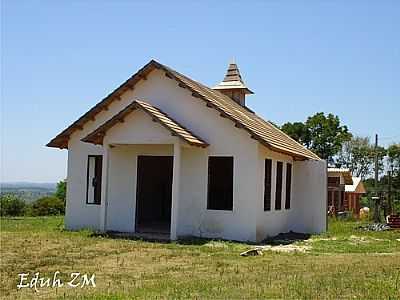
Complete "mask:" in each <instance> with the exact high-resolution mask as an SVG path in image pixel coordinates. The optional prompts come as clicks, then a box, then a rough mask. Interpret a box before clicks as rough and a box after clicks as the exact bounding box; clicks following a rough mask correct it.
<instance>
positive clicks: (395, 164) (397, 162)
mask: <svg viewBox="0 0 400 300" xmlns="http://www.w3.org/2000/svg"><path fill="white" fill-rule="evenodd" d="M387 155H388V163H389V168H390V170H391V171H393V173H394V175H400V174H399V173H400V143H399V144H392V145H390V146H389V148H388V150H387Z"/></svg>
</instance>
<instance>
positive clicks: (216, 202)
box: [207, 156, 233, 210]
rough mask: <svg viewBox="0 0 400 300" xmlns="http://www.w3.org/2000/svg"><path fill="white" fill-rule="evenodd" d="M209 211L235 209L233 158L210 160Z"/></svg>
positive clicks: (215, 157) (211, 157)
mask: <svg viewBox="0 0 400 300" xmlns="http://www.w3.org/2000/svg"><path fill="white" fill-rule="evenodd" d="M207 196H208V200H207V209H216V210H232V209H233V157H218V156H210V157H209V158H208V194H207Z"/></svg>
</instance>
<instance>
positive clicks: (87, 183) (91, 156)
mask: <svg viewBox="0 0 400 300" xmlns="http://www.w3.org/2000/svg"><path fill="white" fill-rule="evenodd" d="M90 158H95V166H94V168H95V169H96V164H97V161H98V160H97V159H98V158H101V166H100V167H101V172H102V171H103V155H88V157H87V164H86V205H101V200H102V199H101V188H102V182H101V178H100V196H99V197H100V199H97V198H96V194H94V195H93V200H94V202H89V168H90V166H89V165H90ZM94 172H96V171H94ZM93 193H95V190H93Z"/></svg>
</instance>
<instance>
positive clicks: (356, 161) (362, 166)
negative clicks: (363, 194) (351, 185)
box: [335, 136, 374, 179]
mask: <svg viewBox="0 0 400 300" xmlns="http://www.w3.org/2000/svg"><path fill="white" fill-rule="evenodd" d="M373 164H374V146H373V145H372V144H371V142H370V139H369V138H368V137H358V136H356V137H353V138H351V140H349V141H347V142H344V143H343V146H342V149H341V151H340V152H339V153H338V155H337V157H336V161H335V165H336V167H338V168H349V169H350V171H351V173H352V174H353V176H355V177H361V178H362V179H364V178H366V176H368V175H369V174H370V173H371V171H372V168H373Z"/></svg>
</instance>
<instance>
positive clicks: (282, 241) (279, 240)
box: [261, 231, 311, 246]
mask: <svg viewBox="0 0 400 300" xmlns="http://www.w3.org/2000/svg"><path fill="white" fill-rule="evenodd" d="M310 237H311V234H308V233H299V232H293V231H289V232H286V233H280V234H278V235H276V236H274V237H269V238H267V239H265V240H264V241H262V242H261V244H262V245H271V246H276V245H290V244H293V243H295V242H298V241H304V240H308V239H309V238H310Z"/></svg>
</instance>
